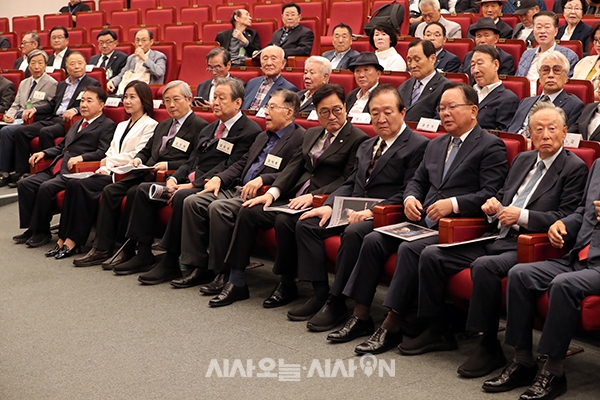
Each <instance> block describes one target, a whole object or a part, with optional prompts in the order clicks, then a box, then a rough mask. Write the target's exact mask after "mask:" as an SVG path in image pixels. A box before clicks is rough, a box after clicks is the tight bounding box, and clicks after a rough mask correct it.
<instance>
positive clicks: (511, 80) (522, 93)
mask: <svg viewBox="0 0 600 400" xmlns="http://www.w3.org/2000/svg"><path fill="white" fill-rule="evenodd" d="M500 79H501V80H502V83H503V84H504V87H506V88H507V89H508V90H510V91H512V92H513V93H514V94H516V95H517V97H518V98H519V100H523V99H524V98H526V97H529V96H530V95H531V87H530V85H529V79H527V77H525V76H506V75H500Z"/></svg>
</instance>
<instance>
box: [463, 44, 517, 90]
mask: <svg viewBox="0 0 600 400" xmlns="http://www.w3.org/2000/svg"><path fill="white" fill-rule="evenodd" d="M496 50H498V53H499V54H500V68H498V75H514V74H515V59H514V58H513V56H511V55H510V54H508V53H507V52H506V51H504V50H502V49H501V48H500V47H496ZM472 59H473V51H470V52H468V53H467V54H465V59H464V60H463V63H462V65H461V67H460V70H459V71H458V72H460V73H462V74H467V75H469V79H470V80H471V82H473V78H472V77H471V60H472Z"/></svg>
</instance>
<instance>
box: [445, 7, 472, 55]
mask: <svg viewBox="0 0 600 400" xmlns="http://www.w3.org/2000/svg"><path fill="white" fill-rule="evenodd" d="M444 18H446V19H447V20H448V21H452V22H456V23H457V24H459V25H460V29H461V31H462V36H463V37H466V36H467V33H468V32H469V26H471V24H474V23H475V22H477V19H478V16H476V15H474V14H469V13H466V14H456V15H448V14H444ZM448 51H450V50H448Z"/></svg>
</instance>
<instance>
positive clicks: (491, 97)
mask: <svg viewBox="0 0 600 400" xmlns="http://www.w3.org/2000/svg"><path fill="white" fill-rule="evenodd" d="M502 93H504V85H500V86H498V87H497V88H495V89H494V90H492V91H491V92H490V93H489V94H488V95H487V96H485V99H483V100H482V101H481V103H479V109H480V110H481V109H482V108H483V107H485V105H486V104H487V103H489V102H491V101H492V100H496V99H497V98H498V97H500V95H502Z"/></svg>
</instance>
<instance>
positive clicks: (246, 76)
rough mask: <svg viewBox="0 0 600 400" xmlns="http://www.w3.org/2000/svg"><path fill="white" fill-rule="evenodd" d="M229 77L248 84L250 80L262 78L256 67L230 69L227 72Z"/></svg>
mask: <svg viewBox="0 0 600 400" xmlns="http://www.w3.org/2000/svg"><path fill="white" fill-rule="evenodd" d="M229 73H230V74H231V76H233V77H236V78H238V79H241V80H243V81H244V82H246V83H248V81H249V80H250V79H254V78H258V77H259V76H262V74H263V73H262V70H261V69H260V68H258V67H246V66H243V67H231V69H230V70H229Z"/></svg>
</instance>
